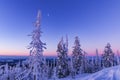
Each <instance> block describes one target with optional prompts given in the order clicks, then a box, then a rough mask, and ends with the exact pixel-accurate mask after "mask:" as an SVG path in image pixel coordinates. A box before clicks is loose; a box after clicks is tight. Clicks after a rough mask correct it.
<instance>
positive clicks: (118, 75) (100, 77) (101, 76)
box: [77, 65, 120, 80]
mask: <svg viewBox="0 0 120 80" xmlns="http://www.w3.org/2000/svg"><path fill="white" fill-rule="evenodd" d="M77 80H120V65H119V66H115V67H110V68H106V69H103V70H101V71H99V72H96V73H94V74H91V75H88V76H86V77H84V78H80V79H77Z"/></svg>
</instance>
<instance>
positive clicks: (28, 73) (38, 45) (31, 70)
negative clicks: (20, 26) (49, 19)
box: [16, 11, 46, 80]
mask: <svg viewBox="0 0 120 80" xmlns="http://www.w3.org/2000/svg"><path fill="white" fill-rule="evenodd" d="M40 18H41V13H40V11H38V15H37V20H36V22H35V29H34V30H33V32H32V34H31V36H32V41H31V43H30V46H29V49H30V55H29V59H28V60H27V61H26V62H27V68H26V69H25V70H24V71H23V72H22V73H20V74H19V75H17V77H16V79H17V80H26V79H27V80H45V78H46V77H45V72H46V71H45V70H46V69H45V68H46V65H45V59H44V57H43V49H45V47H44V45H46V44H45V43H43V42H42V41H41V40H40V37H41V29H40V26H41V21H40Z"/></svg>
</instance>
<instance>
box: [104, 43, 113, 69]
mask: <svg viewBox="0 0 120 80" xmlns="http://www.w3.org/2000/svg"><path fill="white" fill-rule="evenodd" d="M102 63H103V65H104V67H111V66H113V64H114V53H113V51H112V49H111V45H110V43H107V45H106V46H105V49H104V53H103V54H102Z"/></svg>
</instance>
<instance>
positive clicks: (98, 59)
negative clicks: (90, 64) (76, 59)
mask: <svg viewBox="0 0 120 80" xmlns="http://www.w3.org/2000/svg"><path fill="white" fill-rule="evenodd" d="M94 68H95V72H96V71H99V70H100V58H99V53H98V49H96V58H95V64H94Z"/></svg>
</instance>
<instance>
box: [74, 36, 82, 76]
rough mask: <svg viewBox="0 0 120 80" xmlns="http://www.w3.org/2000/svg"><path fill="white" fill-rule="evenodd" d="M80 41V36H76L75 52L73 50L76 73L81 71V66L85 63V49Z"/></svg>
mask: <svg viewBox="0 0 120 80" xmlns="http://www.w3.org/2000/svg"><path fill="white" fill-rule="evenodd" d="M80 47H81V45H80V41H79V38H78V37H75V42H74V47H73V52H72V62H73V69H74V70H75V73H76V74H78V73H80V71H81V70H80V68H81V66H82V63H83V50H82V49H81V48H80Z"/></svg>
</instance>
